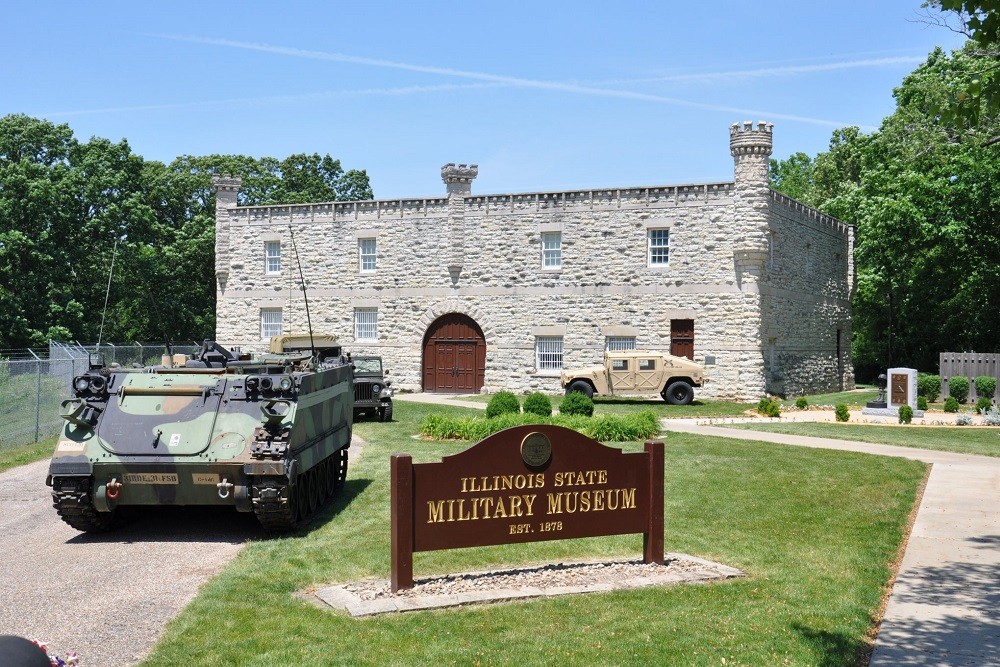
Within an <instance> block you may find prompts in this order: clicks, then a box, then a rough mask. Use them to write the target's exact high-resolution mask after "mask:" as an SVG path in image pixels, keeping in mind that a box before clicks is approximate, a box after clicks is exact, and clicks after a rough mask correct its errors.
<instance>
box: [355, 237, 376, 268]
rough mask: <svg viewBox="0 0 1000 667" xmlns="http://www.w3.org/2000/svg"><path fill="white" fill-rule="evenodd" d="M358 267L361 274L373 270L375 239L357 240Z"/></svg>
mask: <svg viewBox="0 0 1000 667" xmlns="http://www.w3.org/2000/svg"><path fill="white" fill-rule="evenodd" d="M358 266H360V267H361V273H371V272H372V271H374V270H375V239H358Z"/></svg>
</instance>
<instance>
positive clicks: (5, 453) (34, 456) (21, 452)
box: [0, 438, 56, 472]
mask: <svg viewBox="0 0 1000 667" xmlns="http://www.w3.org/2000/svg"><path fill="white" fill-rule="evenodd" d="M55 450H56V438H49V439H47V440H42V441H41V442H36V443H35V444H33V445H25V446H24V447H18V448H16V449H7V450H0V472H3V471H5V470H10V469H11V468H16V467H17V466H23V465H25V464H26V463H33V462H35V461H38V460H40V459H47V458H49V457H51V456H52V452H54V451H55Z"/></svg>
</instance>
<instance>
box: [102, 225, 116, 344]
mask: <svg viewBox="0 0 1000 667" xmlns="http://www.w3.org/2000/svg"><path fill="white" fill-rule="evenodd" d="M120 240H121V239H117V238H116V239H115V248H114V250H112V251H111V269H110V270H109V271H108V288H107V289H106V290H104V311H103V312H102V313H101V330H100V331H99V332H98V334H97V351H98V353H100V351H101V339H102V338H104V318H105V317H107V314H108V296H109V295H110V294H111V276H113V275H114V273H115V256H116V255H117V254H118V241H120Z"/></svg>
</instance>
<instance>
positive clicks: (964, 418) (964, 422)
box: [955, 415, 972, 426]
mask: <svg viewBox="0 0 1000 667" xmlns="http://www.w3.org/2000/svg"><path fill="white" fill-rule="evenodd" d="M971 424H972V415H958V416H957V417H955V426H969V425H971Z"/></svg>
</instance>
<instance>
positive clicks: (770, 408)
mask: <svg viewBox="0 0 1000 667" xmlns="http://www.w3.org/2000/svg"><path fill="white" fill-rule="evenodd" d="M757 412H759V413H760V414H762V415H764V416H765V417H780V416H781V403H779V402H778V401H776V400H774V399H773V398H762V399H760V402H759V403H757Z"/></svg>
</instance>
